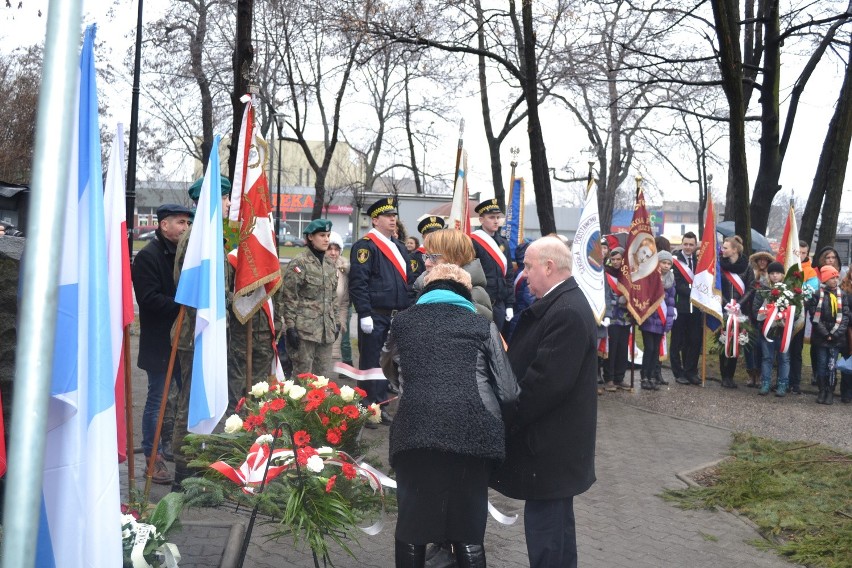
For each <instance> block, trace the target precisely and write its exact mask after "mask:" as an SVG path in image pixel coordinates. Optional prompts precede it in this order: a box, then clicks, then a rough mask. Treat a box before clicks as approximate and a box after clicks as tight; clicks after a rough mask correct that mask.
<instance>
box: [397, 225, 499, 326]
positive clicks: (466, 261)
mask: <svg viewBox="0 0 852 568" xmlns="http://www.w3.org/2000/svg"><path fill="white" fill-rule="evenodd" d="M423 247H424V248H425V249H426V252H424V253H423V262H424V264H425V265H426V272H424V273H423V274H421V275H420V277H419V278H418V279H417V281H415V282H414V290H415V292H417V293H418V294H419V293H420V291H421V290H422V289H423V286H424V283H425V282H424V281H425V278H426V274H428V273H429V271H430V270H431V269H432V268H434V267H435V266H438V265H440V264H455V265H456V266H460V267H462V268H463V269H464V270H465V271H466V272H467V273H468V274H469V275H470V280H471V285H472V289H471V293H470V295H471V297H472V298H473V304H474V306H476V312H477V313H478V314H482V315H484V316H485V317H487V318H488V319H489V320H491V319H493V317H494V316H493V313H492V311H491V298H489V297H488V292H486V291H485V284H486V281H485V271H484V270H482V265H481V264H480V263H479V259H478V258H476V252H475V251H474V249H473V241H471V240H470V237H468V236H467V235H465V234H464V233H462V232H461V231H459V230H457V229H440V230H437V231H432V232H430V233H429V234H427V235H426V237H425V239H424V240H423ZM500 323H502V322H500Z"/></svg>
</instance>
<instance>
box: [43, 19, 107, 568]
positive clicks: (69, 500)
mask: <svg viewBox="0 0 852 568" xmlns="http://www.w3.org/2000/svg"><path fill="white" fill-rule="evenodd" d="M94 40H95V27H94V26H89V27H88V28H87V29H86V33H85V38H84V41H83V49H82V51H81V53H80V76H79V89H78V95H77V99H76V106H75V108H74V109H73V112H74V115H75V117H74V120H75V126H74V130H73V132H74V141H73V144H72V155H71V168H70V174H69V181H68V185H67V187H65V188H62V189H61V191H67V192H68V205H67V208H66V214H65V219H64V228H65V229H64V230H65V233H64V238H63V239H62V245H61V246H62V256H61V259H60V269H59V292H58V317H57V324H56V325H57V327H56V340H55V346H54V362H53V376H52V383H51V393H50V410H49V415H48V432H47V441H46V453H45V460H44V484H43V487H42V497H43V500H42V511H41V513H42V514H41V519H40V523H39V534H38V545H37V551H36V566H40V567H48V568H52V567H56V566H61V567H66V566H68V567H78V566H121V563H122V546H121V520H120V519H121V517H120V513H121V511H120V493H119V479H118V459H117V445H116V414H115V377H116V373H115V369H114V368H113V364H112V339H111V337H110V306H109V294H108V278H107V251H106V236H105V231H106V229H105V220H104V200H103V182H102V175H103V172H102V169H101V145H100V132H99V129H98V97H97V88H96V85H95V61H94ZM34 261H36V260H34ZM36 262H38V261H36Z"/></svg>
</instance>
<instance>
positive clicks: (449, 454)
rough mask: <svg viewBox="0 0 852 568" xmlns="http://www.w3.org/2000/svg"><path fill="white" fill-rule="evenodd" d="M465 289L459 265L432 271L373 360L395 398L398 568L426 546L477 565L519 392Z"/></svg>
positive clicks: (493, 334) (420, 561) (492, 331)
mask: <svg viewBox="0 0 852 568" xmlns="http://www.w3.org/2000/svg"><path fill="white" fill-rule="evenodd" d="M470 287H471V284H470V275H468V274H467V272H465V271H464V270H463V269H461V268H459V267H458V266H456V265H454V264H440V265H438V266H435V267H434V268H432V270H430V271H429V273H428V276H427V278H426V286H425V288H424V289H423V294H421V296H420V297H419V298H418V300H417V304H416V305H415V306H413V307H411V308H409V309H407V310H405V311H404V312H401V313H400V314H398V315H397V316H396V317H395V318H394V320H393V323H392V324H391V328H390V333H389V335H388V339H387V343H386V345H385V349H384V350H383V353H382V368H383V369H384V371H385V375H386V376H387V377H388V378H389V379H390V380H391V382H394V383H396V384H397V385H398V386H399V387H400V390H401V392H402V394H401V395H400V402H399V409H398V410H397V413H396V416H395V417H394V421H393V424H392V425H391V430H390V451H389V453H390V463H391V466H393V468H394V470H395V472H396V479H397V502H398V504H399V517H398V520H397V524H396V535H395V536H396V545H395V547H396V550H395V557H396V566H397V568H401V567H405V568H409V567H410V568H415V567H422V566H424V565H425V550H426V545H427V544H429V543H433V542H437V543H440V542H452V543H453V545H454V548H455V551H456V560H457V562H458V564H459V566H471V567H484V566H485V550H484V548H483V545H482V543H483V540H484V538H485V521H486V516H487V510H488V509H487V507H488V479H489V476H490V474H491V471H492V470H493V469H494V467H495V466H496V464H497V463H499V462H500V461H502V460H503V458H504V457H505V436H504V429H505V426H504V422H503V417H508V416H509V414H510V413H511V412H512V410H513V408H514V405H515V402H516V400H517V396H518V385H517V381H516V380H515V376H514V374H513V373H512V370H511V368H510V366H509V361H508V358H507V357H506V354H505V352H504V351H503V347H502V342H501V340H500V335H499V332H498V331H497V328H496V327H495V326H494V324H493V323H492V322H490V321H489V320H488V319H486V318H485V317H483V316H480V315H477V313H476V308H475V307H474V305H473V303H472V301H471V296H470Z"/></svg>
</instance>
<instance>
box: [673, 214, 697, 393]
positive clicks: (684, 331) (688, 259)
mask: <svg viewBox="0 0 852 568" xmlns="http://www.w3.org/2000/svg"><path fill="white" fill-rule="evenodd" d="M697 246H698V238H697V237H696V236H695V233H693V232H691V231H690V232H688V233H684V235H683V237H682V240H681V249H680V250H679V251H677V252H676V253H675V254H674V268H675V269H674V276H675V309H676V310H677V318H676V319H675V322H674V327H672V348H671V362H672V373H673V374H674V377H675V380H676V381H677V382H678V383H680V384H682V385H688V384H690V383H691V384H693V385H700V384H701V378H700V377H699V376H698V357H699V355H700V354H701V326H702V321H703V318H702V315H701V310H699V309H698V308H693V307H692V304H691V303H690V301H689V296H690V294H691V293H692V279H693V277H694V276H695V268H696V267H697V266H698V257H697V255H696V254H695V249H696V248H697Z"/></svg>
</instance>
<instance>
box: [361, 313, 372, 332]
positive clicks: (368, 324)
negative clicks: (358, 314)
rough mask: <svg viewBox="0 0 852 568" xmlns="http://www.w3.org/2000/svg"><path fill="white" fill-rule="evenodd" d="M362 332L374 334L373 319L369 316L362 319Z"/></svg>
mask: <svg viewBox="0 0 852 568" xmlns="http://www.w3.org/2000/svg"><path fill="white" fill-rule="evenodd" d="M361 331H363V332H364V333H373V317H372V316H367V317H365V318H361Z"/></svg>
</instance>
